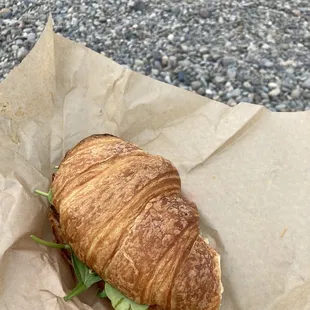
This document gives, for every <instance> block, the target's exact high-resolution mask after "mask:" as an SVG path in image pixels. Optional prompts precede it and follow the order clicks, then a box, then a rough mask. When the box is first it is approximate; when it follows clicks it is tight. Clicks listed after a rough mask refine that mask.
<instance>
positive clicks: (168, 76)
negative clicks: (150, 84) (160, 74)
mask: <svg viewBox="0 0 310 310" xmlns="http://www.w3.org/2000/svg"><path fill="white" fill-rule="evenodd" d="M165 82H167V83H169V84H171V78H170V75H169V74H168V75H166V77H165Z"/></svg>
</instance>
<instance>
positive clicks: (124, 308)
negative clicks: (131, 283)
mask: <svg viewBox="0 0 310 310" xmlns="http://www.w3.org/2000/svg"><path fill="white" fill-rule="evenodd" d="M104 290H105V293H106V294H107V296H108V297H109V299H110V300H111V303H112V306H113V308H114V309H115V310H146V309H147V308H148V307H149V306H148V305H139V304H137V303H135V302H134V301H133V300H131V299H129V298H127V297H125V296H124V295H123V294H122V293H121V292H119V291H118V290H116V289H115V288H114V287H113V286H111V285H110V284H109V283H107V282H105V285H104Z"/></svg>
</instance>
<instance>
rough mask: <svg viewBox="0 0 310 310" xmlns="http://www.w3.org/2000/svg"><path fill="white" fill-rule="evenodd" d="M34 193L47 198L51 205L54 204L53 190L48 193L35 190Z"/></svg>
mask: <svg viewBox="0 0 310 310" xmlns="http://www.w3.org/2000/svg"><path fill="white" fill-rule="evenodd" d="M34 192H35V193H36V194H38V195H41V196H44V197H47V200H48V201H49V203H50V204H51V205H52V204H53V193H52V190H51V189H50V190H49V191H48V193H46V192H42V191H40V190H38V189H35V191H34Z"/></svg>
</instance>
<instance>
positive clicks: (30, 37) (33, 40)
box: [27, 32, 36, 43]
mask: <svg viewBox="0 0 310 310" xmlns="http://www.w3.org/2000/svg"><path fill="white" fill-rule="evenodd" d="M27 39H28V41H30V42H32V43H33V42H35V40H36V35H35V34H34V33H33V32H30V33H29V34H28V35H27Z"/></svg>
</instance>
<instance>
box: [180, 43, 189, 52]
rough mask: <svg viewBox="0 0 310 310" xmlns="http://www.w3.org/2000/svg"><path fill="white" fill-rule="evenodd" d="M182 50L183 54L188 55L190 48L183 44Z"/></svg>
mask: <svg viewBox="0 0 310 310" xmlns="http://www.w3.org/2000/svg"><path fill="white" fill-rule="evenodd" d="M181 49H182V51H183V52H185V53H186V52H188V50H189V47H188V46H187V45H186V44H182V45H181Z"/></svg>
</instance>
